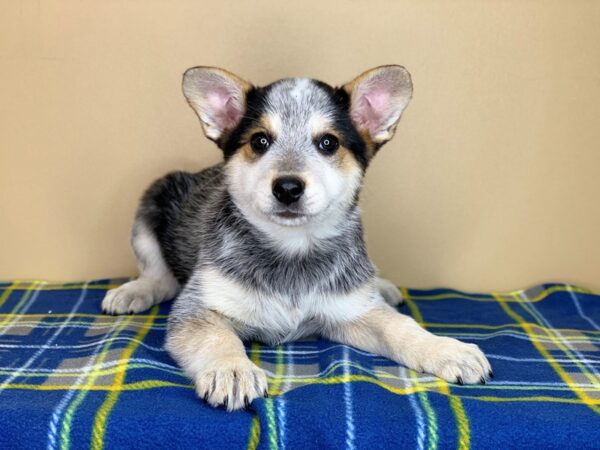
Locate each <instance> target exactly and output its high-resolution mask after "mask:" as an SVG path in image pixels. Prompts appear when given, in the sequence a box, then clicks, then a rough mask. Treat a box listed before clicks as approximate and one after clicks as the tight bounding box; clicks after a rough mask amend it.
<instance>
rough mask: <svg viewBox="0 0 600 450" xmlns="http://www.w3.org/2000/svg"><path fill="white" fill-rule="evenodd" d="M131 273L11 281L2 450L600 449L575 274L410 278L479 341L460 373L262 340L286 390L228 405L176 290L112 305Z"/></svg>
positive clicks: (412, 300) (596, 354)
mask: <svg viewBox="0 0 600 450" xmlns="http://www.w3.org/2000/svg"><path fill="white" fill-rule="evenodd" d="M122 281H123V280H100V281H92V282H86V283H71V284H68V283H67V284H51V283H46V282H41V281H35V282H32V281H28V282H22V281H14V282H8V283H0V333H2V334H1V335H0V448H10V449H16V448H28V449H29V448H48V449H55V448H61V449H68V448H88V447H92V448H96V449H101V448H103V447H105V448H207V449H220V448H224V449H238V448H240V449H242V448H261V449H263V448H270V449H302V450H308V449H312V448H332V449H341V448H347V449H363V448H368V449H370V448H417V449H425V448H427V449H435V448H452V447H459V448H462V449H466V448H470V447H472V448H490V449H492V448H493V449H498V448H517V447H518V448H561V449H564V448H599V447H600V414H599V413H600V379H599V372H600V298H599V297H598V296H596V295H594V294H592V293H590V292H589V291H587V290H585V289H582V288H578V287H574V286H567V285H556V284H553V285H543V286H538V287H535V288H532V289H528V290H525V291H516V292H511V293H502V294H490V295H488V294H465V293H461V292H457V291H452V290H430V291H425V290H412V289H410V290H407V289H403V294H404V296H405V299H406V303H405V305H404V306H401V307H400V308H399V309H400V310H401V311H402V312H403V313H405V314H410V315H412V316H413V317H414V318H415V319H416V320H417V321H419V322H420V323H421V324H423V325H424V326H425V327H426V328H428V329H429V330H431V331H433V332H435V333H438V334H440V335H445V336H452V337H456V338H459V339H462V340H464V341H467V342H473V343H476V344H478V345H479V346H480V347H481V348H482V349H483V351H484V352H485V353H486V354H487V356H488V358H489V359H490V362H491V363H492V366H493V368H494V373H495V378H494V380H493V381H492V382H489V383H488V384H486V385H480V386H466V385H465V386H457V385H454V384H449V383H446V382H443V381H441V380H439V379H437V378H435V377H433V376H430V375H427V374H419V373H416V372H413V371H411V370H407V369H406V368H404V367H401V366H398V365H397V364H394V363H392V362H391V361H389V360H387V359H385V358H382V357H378V356H374V355H371V354H369V353H366V352H362V351H358V350H356V349H353V348H351V347H348V346H344V345H339V344H335V343H332V342H327V341H322V340H310V339H309V340H303V341H300V342H295V343H292V344H288V345H282V346H277V347H268V346H264V345H262V344H259V343H255V342H252V343H248V344H247V350H248V354H249V356H250V357H251V358H252V360H253V361H255V362H256V363H257V364H258V365H260V366H261V367H263V368H264V369H266V370H267V372H268V374H269V384H270V394H271V395H270V397H269V398H267V399H259V400H255V401H254V402H253V403H252V405H251V408H250V409H248V410H246V411H241V412H235V413H227V412H226V411H224V410H223V409H213V408H210V407H208V406H205V405H204V404H202V402H201V401H199V400H198V399H197V398H196V395H195V392H194V389H193V387H192V385H191V383H190V381H189V380H188V379H186V378H185V377H184V376H183V375H182V373H181V371H180V370H179V368H178V367H177V366H176V364H175V363H174V362H173V360H172V359H171V358H170V357H169V356H168V354H167V353H166V352H165V350H164V349H163V341H164V335H165V328H166V319H167V314H168V312H169V308H170V307H171V305H170V303H166V304H162V305H160V306H155V307H154V308H152V310H151V311H149V312H148V313H147V314H140V315H132V316H121V317H111V316H105V315H102V314H101V312H100V301H101V299H102V297H103V296H104V294H105V291H106V290H107V289H109V288H112V287H115V286H116V285H118V284H119V283H120V282H122Z"/></svg>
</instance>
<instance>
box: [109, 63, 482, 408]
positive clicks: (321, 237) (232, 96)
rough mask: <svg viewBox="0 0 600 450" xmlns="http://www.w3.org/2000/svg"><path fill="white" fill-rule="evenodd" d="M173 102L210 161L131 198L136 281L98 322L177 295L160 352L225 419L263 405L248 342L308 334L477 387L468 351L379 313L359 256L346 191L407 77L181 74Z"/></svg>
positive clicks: (379, 137)
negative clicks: (206, 142)
mask: <svg viewBox="0 0 600 450" xmlns="http://www.w3.org/2000/svg"><path fill="white" fill-rule="evenodd" d="M183 93H184V95H185V97H186V99H187V101H188V103H189V104H190V106H191V107H192V108H193V110H194V111H195V112H196V114H197V115H198V118H199V119H200V122H201V124H202V128H203V129H204V133H205V134H206V136H207V137H208V138H209V139H211V140H212V141H214V142H215V143H216V144H217V146H218V147H219V148H220V149H221V150H222V151H223V155H224V162H222V163H221V164H217V165H216V166H214V167H210V168H208V169H205V170H203V171H201V172H198V173H195V174H192V173H186V172H174V173H171V174H169V175H167V176H165V177H164V178H161V179H159V180H158V181H156V182H155V183H154V184H153V185H152V186H150V188H149V189H148V190H147V191H146V193H145V194H144V195H143V198H142V200H141V203H140V206H139V209H138V211H137V215H136V217H135V222H134V225H133V231H132V235H131V244H132V247H133V250H134V252H135V256H136V258H137V262H138V266H139V271H140V276H139V278H137V279H136V280H134V281H130V282H129V283H126V284H124V285H122V286H121V287H119V288H117V289H112V290H110V291H109V292H108V293H107V295H106V297H105V298H104V300H103V302H102V308H103V310H104V311H105V312H107V313H110V314H124V313H136V312H140V311H143V310H146V309H148V308H150V307H151V306H152V305H155V304H157V303H160V302H162V301H164V300H167V299H171V298H173V297H175V296H177V300H176V301H175V304H174V305H173V309H172V312H171V314H170V316H169V324H168V331H167V338H166V348H167V350H168V351H169V352H170V354H171V355H172V356H173V358H174V359H175V360H176V361H177V362H178V364H180V366H181V367H182V368H183V370H184V371H185V373H186V374H187V375H188V376H189V377H190V378H191V379H192V380H193V381H194V383H195V386H196V392H197V393H198V396H199V397H200V398H203V399H204V400H205V401H206V402H208V403H209V404H210V405H213V406H220V405H222V406H225V407H226V408H227V409H228V410H230V411H231V410H236V409H240V408H243V407H245V406H247V405H248V404H249V403H250V402H251V401H252V400H253V399H255V398H257V397H262V396H266V395H267V377H266V375H265V373H264V371H263V370H262V369H260V368H259V367H257V366H256V365H255V364H254V363H253V362H252V361H250V359H248V357H247V356H246V352H245V350H244V345H243V344H242V341H243V340H249V339H257V340H260V341H262V342H266V343H268V344H278V343H282V342H287V341H291V340H294V339H298V338H300V337H302V336H307V335H313V334H317V335H320V336H322V337H324V338H326V339H331V340H333V341H337V342H341V343H344V344H348V345H352V346H355V347H357V348H360V349H362V350H366V351H369V352H372V353H376V354H379V355H383V356H385V357H387V358H390V359H392V360H394V361H397V362H398V363H400V364H404V365H405V366H407V367H409V368H411V369H415V370H418V371H425V372H429V373H432V374H434V375H437V376H438V377H440V378H443V379H444V380H447V381H449V382H452V383H458V384H462V383H483V382H485V380H486V378H488V377H491V376H492V371H491V367H490V364H489V362H488V360H487V359H486V357H485V356H484V354H483V353H482V352H481V351H480V350H479V348H478V347H477V346H475V345H473V344H465V343H462V342H459V341H457V340H455V339H450V338H447V337H438V336H435V335H433V334H431V333H429V332H428V331H426V330H424V329H423V328H421V327H420V326H419V325H418V324H417V323H416V322H415V321H414V320H413V319H412V318H410V317H407V316H404V315H401V314H399V313H398V312H397V311H396V310H395V309H394V308H392V307H391V306H390V305H389V304H388V303H392V304H395V303H398V302H399V301H400V294H399V292H398V291H397V289H396V288H395V287H394V286H393V285H392V284H391V283H390V282H388V281H385V280H382V279H379V278H377V277H376V273H375V268H374V266H373V263H372V262H371V260H370V259H369V257H368V255H367V252H366V250H365V243H364V240H363V230H362V225H361V220H360V212H359V208H358V197H359V193H360V189H361V183H362V180H363V176H364V173H365V170H366V169H367V166H368V165H369V162H370V161H371V159H372V158H373V157H374V156H375V154H376V153H377V152H378V151H379V149H380V148H381V146H382V145H383V144H385V143H386V142H387V141H389V140H390V139H391V138H392V136H393V135H394V131H395V129H396V126H397V124H398V121H399V120H400V116H401V115H402V112H403V111H404V109H405V108H406V106H407V105H408V102H409V101H410V99H411V96H412V83H411V79H410V75H409V73H408V72H407V71H406V69H404V68H403V67H401V66H395V65H391V66H382V67H377V68H375V69H372V70H369V71H367V72H365V73H363V74H361V75H359V76H358V77H357V78H355V79H354V80H352V81H350V82H349V83H347V84H344V85H343V86H341V87H336V88H334V87H331V86H329V85H327V84H325V83H323V82H320V81H316V80H311V79H305V78H292V79H284V80H280V81H276V82H275V83H272V84H270V85H268V86H265V87H256V86H253V85H251V84H250V83H248V82H246V81H244V80H242V79H241V78H239V77H237V76H236V75H234V74H232V73H230V72H227V71H225V70H222V69H217V68H211V67H193V68H191V69H189V70H187V71H186V72H185V74H184V76H183ZM386 300H387V303H386Z"/></svg>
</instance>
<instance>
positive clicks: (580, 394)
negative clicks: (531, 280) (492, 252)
mask: <svg viewBox="0 0 600 450" xmlns="http://www.w3.org/2000/svg"><path fill="white" fill-rule="evenodd" d="M494 297H495V298H496V300H497V301H498V304H499V305H500V306H501V307H502V309H503V310H504V311H505V312H506V314H508V315H509V316H510V317H512V318H513V319H514V320H515V321H516V322H518V323H519V324H520V325H521V327H522V328H523V331H525V333H527V335H528V336H529V337H530V340H531V343H532V344H533V346H534V347H535V348H536V349H537V351H538V352H540V354H541V355H542V357H543V358H544V359H545V360H546V361H547V362H548V364H550V366H551V367H552V368H553V369H554V371H555V372H556V373H557V374H558V376H559V377H560V378H562V380H563V381H564V382H565V383H566V384H567V385H568V386H569V387H570V388H571V390H572V391H573V392H574V393H575V395H577V397H579V398H580V399H581V400H582V401H583V403H584V404H586V405H587V406H588V407H589V408H590V409H592V410H593V411H594V412H596V413H600V408H598V407H597V406H595V405H597V404H598V401H597V400H595V399H592V398H590V397H588V396H587V394H586V393H585V392H584V391H583V390H581V389H580V388H578V387H577V386H576V385H575V384H576V383H575V381H574V380H573V379H572V378H571V376H570V375H569V374H568V373H567V372H565V371H564V370H563V368H562V366H561V365H560V364H559V363H558V362H557V361H556V360H555V359H554V358H553V357H552V355H551V354H550V353H549V352H548V351H547V350H546V349H545V348H544V346H543V345H542V344H541V343H540V342H539V341H538V340H537V339H536V336H535V335H534V334H533V333H532V330H531V326H530V325H529V324H528V323H526V322H525V321H524V319H523V317H521V316H520V315H519V314H518V313H516V312H515V311H513V310H512V309H510V307H509V306H508V305H507V304H506V302H505V301H504V299H503V298H502V296H501V295H499V294H494Z"/></svg>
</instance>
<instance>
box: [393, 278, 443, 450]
mask: <svg viewBox="0 0 600 450" xmlns="http://www.w3.org/2000/svg"><path fill="white" fill-rule="evenodd" d="M400 290H401V292H402V298H403V299H405V300H406V305H407V306H408V309H410V313H411V315H412V316H413V317H414V319H415V320H416V321H417V322H419V323H423V316H422V315H421V312H420V311H419V308H417V306H416V305H415V304H414V303H413V302H412V301H411V298H410V295H409V293H408V289H406V288H401V289H400ZM410 372H413V371H412V370H410ZM410 378H411V379H412V380H413V382H414V386H415V387H416V388H418V389H419V390H418V391H416V392H418V397H419V401H420V402H421V404H422V405H423V409H424V410H425V414H426V416H427V434H428V439H429V445H428V447H427V448H428V449H429V450H435V449H436V448H437V446H438V441H439V435H438V427H437V415H436V413H435V409H434V408H433V407H432V406H431V403H430V402H429V398H428V396H427V389H421V386H422V385H423V383H421V382H420V381H419V378H418V376H414V377H413V376H412V374H411V375H410ZM435 385H436V386H437V382H436V383H435Z"/></svg>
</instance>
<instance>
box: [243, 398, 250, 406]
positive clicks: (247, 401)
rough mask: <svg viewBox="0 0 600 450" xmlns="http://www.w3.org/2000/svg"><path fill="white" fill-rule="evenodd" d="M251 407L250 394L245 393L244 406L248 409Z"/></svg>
mask: <svg viewBox="0 0 600 450" xmlns="http://www.w3.org/2000/svg"><path fill="white" fill-rule="evenodd" d="M249 407H250V400H248V396H247V395H244V408H246V409H248V408H249Z"/></svg>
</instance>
